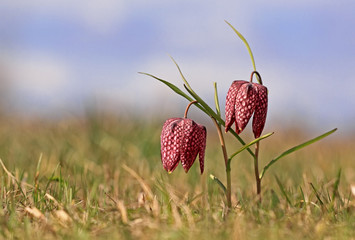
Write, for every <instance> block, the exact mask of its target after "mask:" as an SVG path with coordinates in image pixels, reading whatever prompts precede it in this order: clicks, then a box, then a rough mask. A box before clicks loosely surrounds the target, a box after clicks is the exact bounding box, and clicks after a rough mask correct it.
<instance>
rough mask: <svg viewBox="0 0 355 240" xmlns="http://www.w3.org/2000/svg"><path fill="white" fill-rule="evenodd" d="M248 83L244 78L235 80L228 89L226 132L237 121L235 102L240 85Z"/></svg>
mask: <svg viewBox="0 0 355 240" xmlns="http://www.w3.org/2000/svg"><path fill="white" fill-rule="evenodd" d="M246 83H248V82H247V81H244V80H237V81H234V82H233V83H232V85H231V86H230V88H229V90H228V93H227V97H226V106H225V114H226V122H225V131H226V132H228V130H229V129H230V127H231V126H232V125H233V123H234V122H235V102H236V99H237V93H238V91H239V89H240V87H241V86H242V85H243V84H246Z"/></svg>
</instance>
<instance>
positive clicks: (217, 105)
mask: <svg viewBox="0 0 355 240" xmlns="http://www.w3.org/2000/svg"><path fill="white" fill-rule="evenodd" d="M213 86H214V103H215V105H216V111H217V114H218V116H221V109H220V107H219V100H218V91H217V83H216V82H214V83H213Z"/></svg>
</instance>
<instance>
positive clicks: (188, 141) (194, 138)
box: [160, 118, 207, 174]
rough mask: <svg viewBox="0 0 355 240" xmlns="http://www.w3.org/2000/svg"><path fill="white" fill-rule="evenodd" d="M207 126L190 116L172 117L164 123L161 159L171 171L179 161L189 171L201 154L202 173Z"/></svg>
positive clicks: (161, 138)
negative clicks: (196, 121)
mask: <svg viewBox="0 0 355 240" xmlns="http://www.w3.org/2000/svg"><path fill="white" fill-rule="evenodd" d="M206 134H207V132H206V128H205V127H204V126H202V125H200V124H198V123H195V122H194V121H193V120H191V119H188V118H170V119H168V120H166V122H165V123H164V126H163V129H162V132H161V136H160V144H161V160H162V163H163V167H164V168H165V170H167V171H168V172H169V173H171V172H172V171H174V170H175V168H176V167H177V165H178V164H179V162H180V161H181V164H182V166H183V168H184V169H185V172H186V173H187V172H188V171H189V169H190V167H191V166H192V164H193V163H194V162H195V159H196V157H197V154H198V155H199V161H200V170H201V174H202V173H203V169H204V156H205V148H206Z"/></svg>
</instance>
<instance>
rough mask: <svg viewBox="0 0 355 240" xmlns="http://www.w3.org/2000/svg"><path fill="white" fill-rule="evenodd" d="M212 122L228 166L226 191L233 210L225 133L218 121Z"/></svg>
mask: <svg viewBox="0 0 355 240" xmlns="http://www.w3.org/2000/svg"><path fill="white" fill-rule="evenodd" d="M212 121H213V123H214V124H215V126H216V128H217V133H218V137H219V141H220V143H221V147H222V152H223V158H224V164H225V166H226V175H227V190H226V198H227V206H228V208H231V207H232V190H231V188H232V184H231V168H230V161H229V159H228V154H227V148H226V144H225V142H224V137H223V133H222V130H221V126H220V125H219V124H218V123H217V121H216V119H214V118H213V117H212Z"/></svg>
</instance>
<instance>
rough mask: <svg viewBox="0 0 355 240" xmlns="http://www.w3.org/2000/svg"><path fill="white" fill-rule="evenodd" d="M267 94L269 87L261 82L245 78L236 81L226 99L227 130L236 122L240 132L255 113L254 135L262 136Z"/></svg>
mask: <svg viewBox="0 0 355 240" xmlns="http://www.w3.org/2000/svg"><path fill="white" fill-rule="evenodd" d="M252 76H253V74H252ZM267 95H268V94H267V88H266V87H265V86H263V85H261V84H258V83H252V82H248V81H244V80H238V81H234V82H233V83H232V85H231V87H230V88H229V90H228V94H227V99H226V107H225V112H226V124H225V127H226V128H225V130H226V132H227V131H228V130H229V129H230V128H231V126H232V125H233V123H234V122H235V126H236V133H237V134H240V133H241V132H242V131H243V130H244V128H245V127H246V125H247V124H248V122H249V120H250V118H251V116H252V115H253V114H254V117H253V133H254V137H255V138H258V137H260V135H261V132H262V131H263V129H264V125H265V121H266V113H267V105H268V96H267Z"/></svg>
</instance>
